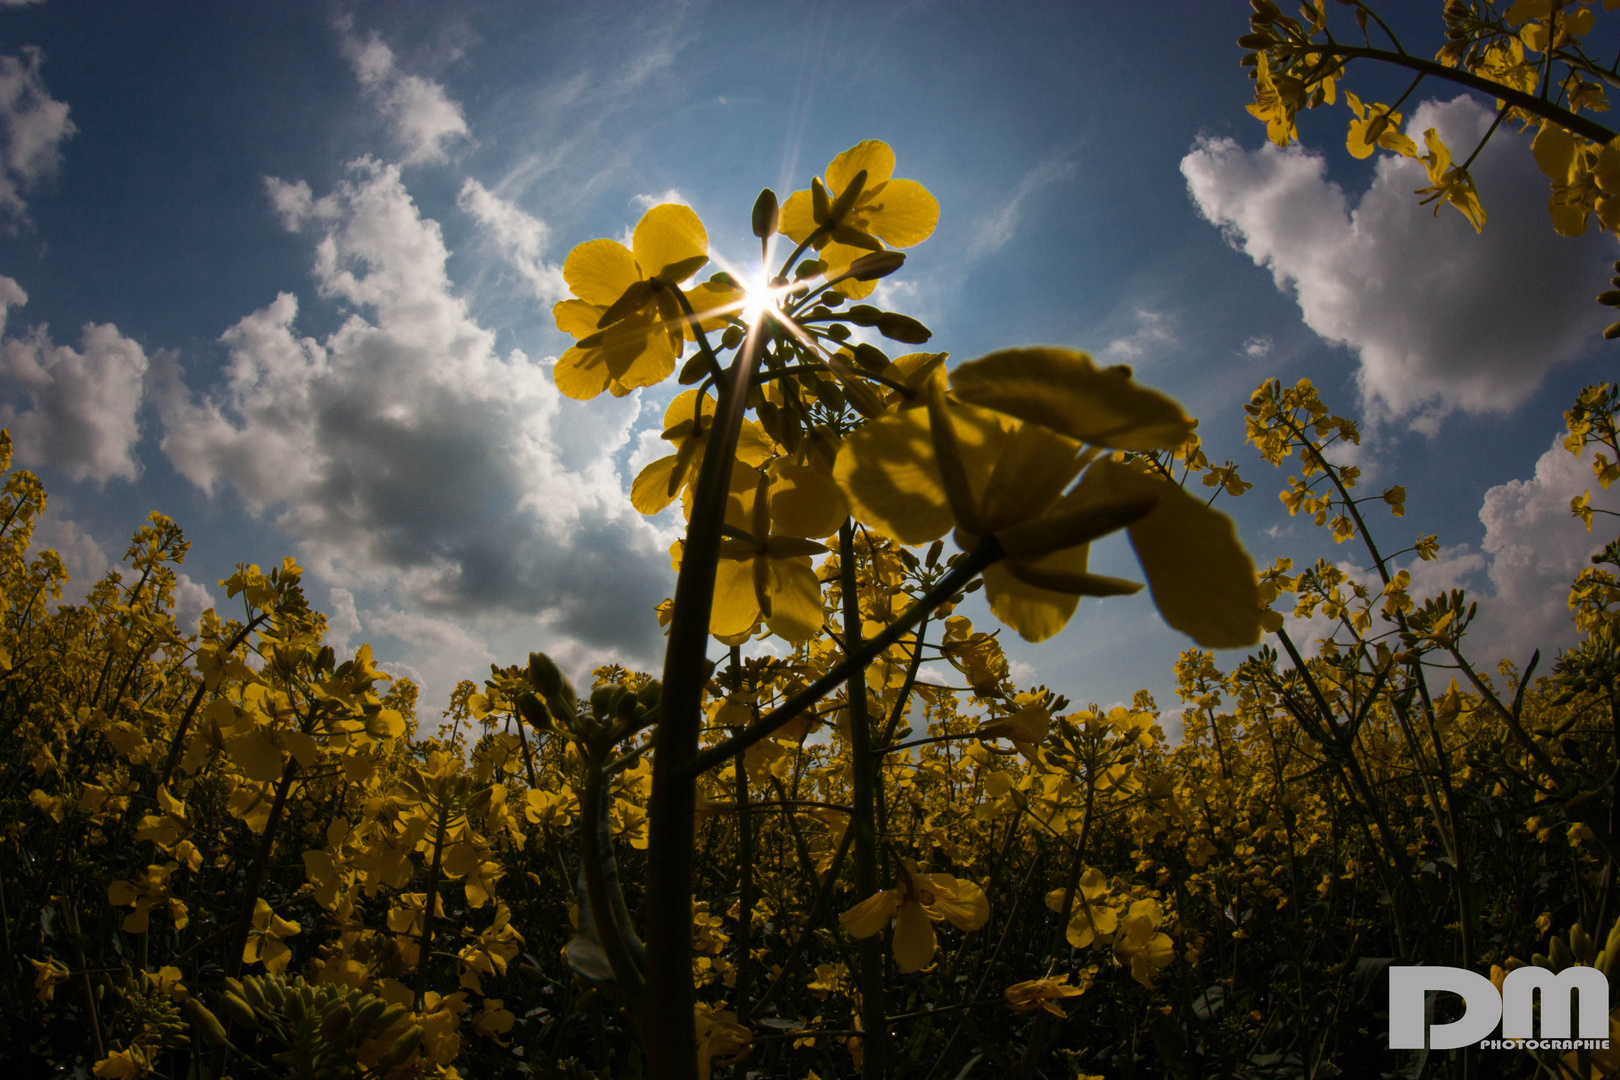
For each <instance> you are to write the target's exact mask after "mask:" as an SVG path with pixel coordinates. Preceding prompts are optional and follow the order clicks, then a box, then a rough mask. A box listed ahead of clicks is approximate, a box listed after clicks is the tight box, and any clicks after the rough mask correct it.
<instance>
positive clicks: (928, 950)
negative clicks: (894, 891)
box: [894, 900, 939, 975]
mask: <svg viewBox="0 0 1620 1080" xmlns="http://www.w3.org/2000/svg"><path fill="white" fill-rule="evenodd" d="M938 947H939V946H938V943H937V941H936V939H935V937H934V924H933V923H932V922H931V921H930V920H929V918H928V913H927V912H925V911H924V910H923V907H922V905H921V904H919V903H917V902H916V901H915V900H907V901H906V902H905V903H903V904H901V905H900V911H899V913H898V915H897V916H896V919H895V924H894V958H895V960H897V961H899V963H900V973H901V974H902V975H909V974H911V973H912V972H913V971H921V970H922V969H923V968H925V967H927V966H928V965H929V963H930V962H931V961H932V960H933V959H934V951H935V949H937V948H938Z"/></svg>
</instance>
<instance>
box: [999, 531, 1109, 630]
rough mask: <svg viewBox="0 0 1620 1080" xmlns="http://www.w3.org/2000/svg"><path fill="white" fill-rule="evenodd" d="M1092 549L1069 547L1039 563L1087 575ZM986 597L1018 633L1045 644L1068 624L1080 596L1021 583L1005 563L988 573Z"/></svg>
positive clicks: (1005, 622)
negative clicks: (1088, 555)
mask: <svg viewBox="0 0 1620 1080" xmlns="http://www.w3.org/2000/svg"><path fill="white" fill-rule="evenodd" d="M1087 551H1088V548H1087V546H1086V545H1084V544H1082V545H1080V546H1079V547H1073V548H1065V549H1064V550H1062V551H1058V552H1054V553H1053V554H1051V555H1047V556H1045V557H1043V558H1041V559H1038V560H1036V563H1037V564H1038V565H1041V566H1047V567H1049V568H1051V569H1061V570H1063V571H1065V572H1068V573H1082V574H1083V573H1085V566H1086V554H1087ZM984 597H985V600H987V601H988V602H989V604H990V612H991V614H993V615H994V616H995V617H996V618H997V619H999V620H1000V621H1001V622H1002V623H1004V624H1006V625H1007V626H1010V627H1012V628H1013V629H1014V630H1016V631H1018V636H1019V637H1021V638H1023V639H1024V640H1025V641H1045V640H1046V639H1047V638H1049V637H1051V636H1052V635H1054V634H1056V633H1057V632H1058V631H1059V630H1062V629H1063V628H1064V627H1065V626H1067V625H1068V622H1069V620H1070V619H1071V618H1073V617H1074V610H1075V608H1076V607H1078V606H1079V604H1080V597H1078V596H1076V595H1074V594H1073V593H1063V592H1056V591H1054V590H1052V589H1043V588H1040V587H1039V586H1036V585H1030V584H1028V583H1026V582H1023V581H1020V580H1018V578H1016V577H1014V576H1013V573H1012V571H1011V570H1010V569H1008V567H1007V564H1006V563H1005V562H999V563H992V564H991V565H990V566H988V567H986V568H985V571H984Z"/></svg>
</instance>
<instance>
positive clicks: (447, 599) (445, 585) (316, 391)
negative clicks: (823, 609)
mask: <svg viewBox="0 0 1620 1080" xmlns="http://www.w3.org/2000/svg"><path fill="white" fill-rule="evenodd" d="M297 189H298V185H285V184H283V185H272V186H271V194H272V200H273V201H274V202H275V203H276V205H278V206H280V205H282V203H283V202H284V201H285V200H279V199H277V198H276V193H277V192H282V193H285V192H287V191H289V190H294V191H296V190H297ZM292 201H293V203H294V204H295V205H294V210H295V211H297V213H296V214H294V215H292V217H293V218H295V219H296V220H297V222H298V223H300V224H302V223H305V222H316V223H318V231H319V234H320V235H319V238H318V239H317V240H316V242H315V246H314V264H315V282H316V287H317V290H318V291H319V292H320V294H321V295H322V296H324V297H326V298H329V299H331V300H334V301H337V302H339V303H341V304H343V305H346V306H348V307H351V308H353V309H356V310H355V313H353V314H351V315H349V317H348V318H347V320H346V321H345V322H344V323H343V324H342V325H341V326H339V327H338V328H337V329H336V330H335V331H333V332H332V333H330V334H329V335H327V336H326V337H325V338H322V339H317V338H315V337H312V336H309V335H306V334H303V333H301V332H300V330H299V303H298V300H297V298H296V297H295V296H294V295H293V294H292V293H290V292H289V293H282V294H280V295H279V296H278V297H276V299H275V300H274V301H273V302H272V303H270V304H269V305H267V306H266V307H264V308H262V309H260V310H258V311H256V312H253V313H252V314H250V315H247V316H245V317H244V318H242V319H241V320H239V321H238V322H237V323H236V324H235V325H234V326H232V327H231V328H230V329H228V330H227V331H226V332H225V334H224V335H223V338H222V340H223V341H224V342H225V343H226V345H227V346H229V349H230V359H229V362H228V364H227V365H226V367H225V369H224V371H223V373H222V377H221V379H220V381H219V383H218V385H216V386H214V387H211V388H209V389H208V391H207V392H206V393H203V394H201V395H199V394H197V393H195V392H194V391H193V389H192V388H190V387H188V386H186V385H185V383H184V382H183V381H182V379H181V377H180V373H179V371H178V369H177V368H176V366H174V365H173V364H163V365H161V366H160V367H161V370H159V371H158V372H156V373H155V378H154V388H153V396H154V402H155V407H156V410H157V412H158V414H159V416H160V418H161V421H162V426H163V437H162V443H161V446H162V449H163V452H164V453H165V454H166V455H167V456H168V458H169V460H170V461H171V462H172V463H173V464H174V467H175V469H176V470H177V471H178V472H180V474H181V475H183V476H185V477H186V478H187V479H189V480H190V481H191V482H192V483H194V484H196V485H197V486H198V487H200V488H202V489H203V490H205V491H209V492H215V491H218V490H221V489H222V488H226V487H228V488H231V489H234V491H235V492H236V493H237V495H238V496H239V497H240V498H241V499H242V500H243V502H244V503H245V504H246V505H247V506H248V508H249V509H250V511H252V512H254V513H273V514H274V515H275V520H276V523H277V524H278V525H279V526H280V527H281V528H282V529H284V530H285V531H286V532H287V533H288V534H290V535H291V536H293V537H295V538H296V541H297V543H298V545H299V552H300V556H301V561H302V562H304V564H305V565H306V566H308V567H310V568H311V570H312V572H313V573H314V574H315V575H316V576H317V577H318V578H319V579H321V580H323V581H325V582H326V583H327V584H328V585H329V586H336V587H337V588H338V589H340V590H342V591H343V592H344V593H346V594H347V602H344V597H343V596H339V595H338V593H337V592H335V591H334V592H333V593H332V594H331V595H330V597H329V599H331V600H332V601H333V602H334V618H336V619H337V620H338V623H334V627H333V628H334V630H337V631H339V632H341V633H348V634H354V633H358V632H359V629H360V626H359V624H361V623H363V624H364V629H365V632H366V634H367V635H369V636H376V635H390V636H393V637H395V638H396V639H397V640H399V641H401V642H403V643H404V644H405V646H407V652H406V654H405V655H404V656H399V657H392V658H390V659H393V660H398V661H403V662H406V663H409V664H410V665H413V666H414V667H415V668H416V669H419V670H421V671H424V672H427V673H428V674H429V676H430V677H433V676H435V675H436V673H437V672H438V671H439V670H440V669H441V668H442V666H443V665H442V664H441V663H439V661H438V660H435V659H434V657H435V656H437V655H438V654H437V652H436V650H440V649H441V647H444V648H448V647H449V646H448V645H445V643H444V642H439V643H438V644H434V643H433V641H432V640H431V638H432V635H431V634H429V633H428V631H429V629H430V628H431V627H432V626H434V625H438V622H437V621H439V620H443V619H445V618H455V619H462V620H471V621H472V623H473V624H475V625H477V626H484V627H486V628H490V627H493V628H495V629H491V630H490V632H491V633H494V632H496V631H497V630H500V628H503V627H504V628H505V630H511V631H513V632H522V633H526V634H532V633H534V631H535V630H536V628H537V627H542V626H543V627H544V628H545V629H546V631H547V634H548V637H547V641H548V645H551V644H553V643H555V644H554V647H556V648H557V649H559V651H560V652H561V653H563V654H571V653H577V654H578V655H580V656H587V655H588V656H590V657H592V658H600V657H603V656H605V655H606V654H607V653H610V652H612V651H613V650H619V653H618V655H620V656H622V657H626V658H631V657H637V656H639V657H642V658H645V657H646V656H649V655H651V653H652V651H653V647H654V645H655V643H656V642H657V640H658V629H657V623H656V620H655V619H654V617H653V615H652V606H653V604H655V603H656V602H657V601H658V600H660V599H662V598H663V597H664V596H666V595H668V589H669V577H670V572H669V570H668V566H669V561H668V557H667V555H666V554H665V553H664V551H663V547H664V546H665V544H664V543H663V542H661V539H660V537H659V535H658V534H657V532H656V531H655V530H654V529H653V528H652V527H651V526H650V525H648V524H647V523H646V522H644V521H643V520H642V519H641V517H640V515H639V514H637V513H636V512H635V511H634V510H633V509H632V508H631V507H630V505H629V501H628V499H627V497H626V496H625V493H624V492H625V486H626V485H625V481H624V479H623V477H622V476H621V474H620V472H619V470H618V469H617V468H616V467H615V464H614V460H615V455H617V454H618V453H619V452H620V451H621V450H622V449H624V448H625V447H626V446H627V444H628V440H629V438H630V431H631V429H632V427H633V426H634V424H635V420H636V417H637V414H638V411H639V406H638V404H637V401H636V399H634V398H631V399H625V400H601V401H596V402H591V403H580V402H567V403H564V402H563V400H562V399H561V398H560V396H559V395H558V393H557V390H556V387H555V386H554V385H553V384H552V382H551V380H550V379H549V378H548V376H547V373H546V368H545V367H544V366H543V365H541V364H538V363H535V362H534V361H532V360H530V359H529V357H527V356H525V355H524V354H523V353H522V352H519V351H516V350H513V351H512V352H510V353H508V354H506V355H504V356H503V355H499V354H497V353H496V351H495V335H494V334H493V332H491V331H490V330H488V329H486V328H484V327H483V326H480V325H479V324H478V323H477V322H476V320H474V319H473V317H472V316H471V315H470V313H469V310H468V306H467V303H466V301H465V300H464V299H462V298H461V297H459V296H457V295H456V293H455V291H454V289H453V288H452V284H451V282H450V280H449V278H448V276H447V274H446V270H445V262H446V259H447V257H448V254H449V253H448V251H447V250H446V249H445V245H444V240H443V237H442V235H441V232H440V229H439V226H438V224H437V223H436V222H434V221H432V220H429V219H424V218H423V217H422V216H421V214H420V212H419V210H418V208H417V206H416V204H415V203H414V201H413V200H412V199H411V196H410V194H409V192H407V190H406V189H405V186H404V184H403V182H402V181H401V178H400V169H399V166H397V165H383V164H380V163H378V162H376V161H374V160H372V159H369V158H365V159H361V160H359V161H357V162H355V163H354V164H353V166H352V168H351V175H350V178H349V179H348V180H347V181H346V182H344V183H342V184H340V185H339V187H338V188H337V189H336V190H335V191H333V192H332V193H331V194H329V195H326V196H324V197H322V198H320V199H313V198H310V199H307V200H306V199H302V198H298V199H294V200H292ZM306 201H307V203H308V207H309V209H308V210H307V211H305V210H304V203H305V202H306ZM289 223H292V222H291V221H289ZM366 589H373V590H379V591H380V590H385V589H386V590H389V593H388V595H389V598H390V599H389V600H388V601H387V602H386V603H379V602H377V601H375V600H371V601H365V603H366V604H367V605H368V606H366V607H364V608H362V609H361V610H358V611H357V610H355V602H356V598H357V597H359V596H361V595H363V592H362V590H366ZM406 616H409V618H407V617H406ZM419 616H420V618H418V617H419ZM423 619H425V620H428V621H427V622H423V621H421V620H423ZM339 623H341V625H339ZM524 627H527V628H528V629H527V630H523V628H524ZM514 628H516V629H515V630H514ZM505 630H502V631H501V632H505ZM469 640H470V639H469ZM525 640H531V639H528V638H526V639H525ZM454 644H455V647H454V648H453V649H450V652H451V653H454V654H455V656H457V657H462V658H465V659H469V660H472V661H480V662H487V660H483V659H482V658H483V657H484V652H480V651H478V650H476V649H473V647H472V646H471V645H469V644H467V643H466V642H459V643H454ZM534 647H536V645H535V644H533V643H531V644H529V645H527V646H526V648H534ZM480 648H482V646H480ZM412 650H414V651H412ZM446 655H449V654H448V653H447V654H446ZM519 655H521V653H520V654H519ZM439 659H442V657H440V658H439ZM476 674H477V672H476V671H472V672H467V671H463V672H462V676H463V677H465V676H467V675H476ZM438 682H439V679H437V678H435V683H434V685H433V686H432V687H430V688H429V690H430V693H431V694H433V695H436V696H442V695H443V694H446V693H448V690H449V686H447V685H446V686H440V685H438Z"/></svg>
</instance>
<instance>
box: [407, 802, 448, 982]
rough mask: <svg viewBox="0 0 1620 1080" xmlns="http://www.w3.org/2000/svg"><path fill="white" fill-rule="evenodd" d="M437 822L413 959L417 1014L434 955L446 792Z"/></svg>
mask: <svg viewBox="0 0 1620 1080" xmlns="http://www.w3.org/2000/svg"><path fill="white" fill-rule="evenodd" d="M434 809H436V810H437V811H438V816H439V820H438V821H437V822H436V823H435V825H434V829H433V863H432V865H431V866H429V867H428V883H427V898H426V899H425V900H424V901H423V903H422V938H421V940H420V941H419V942H418V943H417V944H418V946H419V948H418V949H417V957H416V1005H415V1008H416V1011H417V1012H421V1011H422V998H423V997H424V996H425V995H426V994H427V984H428V961H429V960H430V959H431V958H432V956H433V914H434V909H435V908H437V907H438V905H439V877H440V875H441V873H442V872H443V867H444V834H445V830H446V829H448V828H449V826H450V802H449V792H447V791H441V792H440V793H439V805H438V806H437V807H435V808H434Z"/></svg>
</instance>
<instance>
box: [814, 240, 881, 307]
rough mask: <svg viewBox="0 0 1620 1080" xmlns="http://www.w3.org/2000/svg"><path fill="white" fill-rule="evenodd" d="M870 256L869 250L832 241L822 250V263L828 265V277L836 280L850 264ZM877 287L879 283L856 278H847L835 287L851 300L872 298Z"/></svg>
mask: <svg viewBox="0 0 1620 1080" xmlns="http://www.w3.org/2000/svg"><path fill="white" fill-rule="evenodd" d="M870 254H872V252H871V250H870V249H869V248H863V247H855V246H854V245H852V244H840V243H838V242H837V241H831V242H829V243H828V244H827V245H826V246H825V247H823V248H822V249H821V261H822V262H824V263H826V264H827V272H826V276H827V277H829V278H835V277H837V276H838V275H839V274H842V273H843V272H844V271H846V270H848V269H849V267H850V264H851V263H853V262H854V261H855V260H856V259H858V258H860V257H861V256H862V255H870ZM877 287H878V283H877V282H876V281H856V280H855V279H854V278H846V279H844V280H843V281H840V282H839V283H838V284H837V285H835V286H833V288H834V290H835V291H837V292H838V293H839V294H841V295H843V296H845V297H848V298H849V299H851V300H861V299H864V298H865V297H868V296H871V295H872V293H873V291H874V290H875V289H876V288H877Z"/></svg>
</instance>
